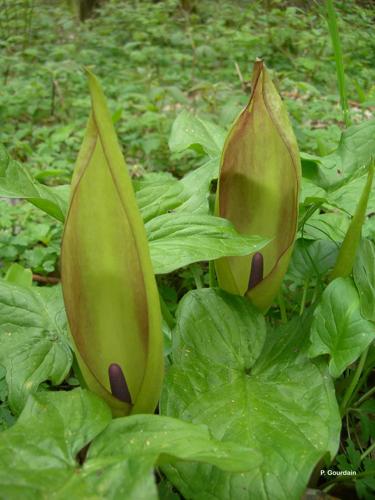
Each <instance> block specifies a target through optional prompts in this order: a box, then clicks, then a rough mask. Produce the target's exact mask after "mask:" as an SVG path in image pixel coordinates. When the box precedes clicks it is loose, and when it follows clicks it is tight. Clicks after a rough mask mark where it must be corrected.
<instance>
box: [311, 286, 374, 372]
mask: <svg viewBox="0 0 375 500" xmlns="http://www.w3.org/2000/svg"><path fill="white" fill-rule="evenodd" d="M374 338H375V324H374V323H371V322H370V321H367V320H366V319H365V318H363V316H362V315H361V312H360V302H359V296H358V292H357V290H356V288H355V286H354V284H353V281H352V279H351V278H346V279H344V278H338V279H336V280H334V281H332V283H330V285H329V286H328V287H327V288H326V289H325V290H324V292H323V296H322V299H321V302H320V304H319V305H318V307H317V308H316V310H315V312H314V321H313V324H312V327H311V343H312V345H311V347H310V349H309V355H310V356H311V357H316V356H320V355H322V354H329V356H330V362H329V371H330V374H331V375H332V377H339V376H340V375H341V374H342V372H343V371H344V370H345V368H346V367H347V366H349V365H350V364H351V363H353V362H354V361H355V360H356V359H357V358H358V357H359V356H360V355H361V353H362V352H363V351H364V350H365V349H366V348H367V346H368V345H369V344H370V343H371V341H372V340H373V339H374Z"/></svg>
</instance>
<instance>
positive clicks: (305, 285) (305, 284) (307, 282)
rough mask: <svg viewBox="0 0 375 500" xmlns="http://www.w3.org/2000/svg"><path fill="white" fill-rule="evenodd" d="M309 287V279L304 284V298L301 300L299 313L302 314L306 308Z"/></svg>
mask: <svg viewBox="0 0 375 500" xmlns="http://www.w3.org/2000/svg"><path fill="white" fill-rule="evenodd" d="M308 287H309V280H306V281H305V282H304V284H303V292H302V300H301V307H300V309H299V315H300V316H302V314H303V311H304V310H305V304H306V295H307V289H308Z"/></svg>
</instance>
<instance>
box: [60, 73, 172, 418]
mask: <svg viewBox="0 0 375 500" xmlns="http://www.w3.org/2000/svg"><path fill="white" fill-rule="evenodd" d="M88 80H89V87H90V94H91V102H92V112H91V116H90V119H89V122H88V126H87V130H86V134H85V138H84V140H83V144H82V146H81V150H80V152H79V156H78V159H77V164H76V166H75V170H74V176H73V180H72V192H71V199H70V204H69V212H68V215H67V218H66V222H65V228H64V235H63V241H62V252H61V277H62V286H63V294H64V302H65V307H66V312H67V316H68V320H69V326H70V331H71V333H72V337H73V339H74V343H75V348H76V353H77V359H78V363H79V365H80V369H81V371H82V374H83V378H84V379H85V382H86V383H87V385H88V387H89V388H90V390H92V391H93V392H95V393H96V394H98V395H100V396H101V397H103V398H104V399H105V400H106V401H107V402H108V404H109V405H110V406H111V408H112V410H113V412H114V414H116V415H118V416H121V415H125V414H128V413H129V412H135V413H148V412H152V413H153V412H154V410H155V407H156V405H157V402H158V399H159V395H160V391H161V384H162V379H163V336H162V332H161V313H160V301H159V295H158V290H157V287H156V281H155V276H154V272H153V269H152V263H151V259H150V252H149V247H148V243H147V237H146V231H145V228H144V224H143V221H142V218H141V214H140V212H139V210H138V207H137V204H136V200H135V195H134V191H133V188H132V185H131V180H130V176H129V173H128V170H127V166H126V164H125V161H124V158H123V156H122V152H121V148H120V146H119V144H118V141H117V136H116V131H115V129H114V127H113V123H112V118H111V115H110V113H109V110H108V107H107V103H106V99H105V96H104V94H103V91H102V89H101V87H100V85H99V82H98V81H97V79H96V78H95V76H94V75H93V74H91V73H90V72H88ZM116 365H118V366H117V367H116ZM110 367H111V368H113V367H115V369H116V370H117V373H119V372H120V373H121V372H122V373H121V375H122V377H121V380H118V379H117V382H119V384H118V385H119V389H120V390H119V391H118V392H117V393H116V394H115V395H114V394H112V391H113V385H114V382H116V381H114V378H116V377H114V376H113V377H112V378H111V382H110V380H109V379H110V377H109V369H110ZM118 370H119V371H118ZM112 374H113V373H112ZM124 379H125V380H124ZM116 385H117V384H116ZM114 392H115V391H114ZM120 392H121V395H120ZM120 396H121V397H120Z"/></svg>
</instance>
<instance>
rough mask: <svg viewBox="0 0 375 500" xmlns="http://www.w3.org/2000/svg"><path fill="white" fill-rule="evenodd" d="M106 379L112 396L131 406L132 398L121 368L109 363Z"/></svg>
mask: <svg viewBox="0 0 375 500" xmlns="http://www.w3.org/2000/svg"><path fill="white" fill-rule="evenodd" d="M108 377H109V383H110V386H111V392H112V394H113V396H114V397H115V398H117V399H120V400H121V401H123V402H124V403H129V404H131V402H132V398H131V396H130V392H129V388H128V384H127V383H126V380H125V376H124V374H123V371H122V369H121V366H120V365H118V364H117V363H111V364H110V365H109V368H108Z"/></svg>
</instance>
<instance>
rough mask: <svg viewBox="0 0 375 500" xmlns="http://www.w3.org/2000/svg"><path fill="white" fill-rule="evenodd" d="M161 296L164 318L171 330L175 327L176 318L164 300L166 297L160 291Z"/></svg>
mask: <svg viewBox="0 0 375 500" xmlns="http://www.w3.org/2000/svg"><path fill="white" fill-rule="evenodd" d="M159 298H160V309H161V313H162V315H163V318H164V320H165V322H166V323H167V325H168V326H169V328H170V329H171V330H173V328H174V327H175V325H176V320H175V319H174V317H173V316H172V314H171V312H170V310H169V309H168V306H167V304H166V303H165V302H164V299H163V297H162V296H161V294H160V293H159Z"/></svg>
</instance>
